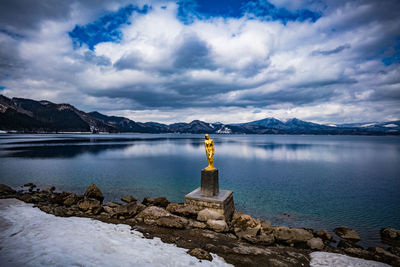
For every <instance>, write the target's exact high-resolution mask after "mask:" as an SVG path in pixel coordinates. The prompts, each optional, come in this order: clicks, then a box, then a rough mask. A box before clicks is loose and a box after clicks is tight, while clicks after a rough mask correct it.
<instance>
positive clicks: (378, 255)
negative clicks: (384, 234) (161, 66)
mask: <svg viewBox="0 0 400 267" xmlns="http://www.w3.org/2000/svg"><path fill="white" fill-rule="evenodd" d="M373 252H374V256H375V260H377V261H383V262H386V263H388V264H390V265H392V266H400V257H398V256H396V255H394V254H392V253H390V252H389V251H386V250H384V249H383V248H379V247H376V248H375V249H374V250H373Z"/></svg>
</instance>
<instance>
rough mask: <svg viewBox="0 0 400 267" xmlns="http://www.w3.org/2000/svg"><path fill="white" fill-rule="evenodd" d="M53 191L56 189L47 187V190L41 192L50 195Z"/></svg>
mask: <svg viewBox="0 0 400 267" xmlns="http://www.w3.org/2000/svg"><path fill="white" fill-rule="evenodd" d="M54 190H56V188H55V187H54V186H52V187H48V188H45V189H43V191H42V192H43V193H45V194H52V193H53V192H54Z"/></svg>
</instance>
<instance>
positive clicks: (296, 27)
mask: <svg viewBox="0 0 400 267" xmlns="http://www.w3.org/2000/svg"><path fill="white" fill-rule="evenodd" d="M271 2H272V3H273V4H275V5H277V6H282V7H286V8H288V9H289V10H297V9H299V8H300V7H309V8H312V9H314V10H325V12H326V13H324V14H323V16H322V17H321V18H320V19H319V20H317V21H316V22H315V23H312V22H310V21H304V22H300V21H294V22H288V23H287V24H286V25H284V24H282V23H281V22H279V21H263V20H257V19H250V18H249V17H247V15H245V16H243V17H241V18H220V17H214V18H209V19H195V21H194V22H193V23H192V24H184V23H183V22H181V21H180V20H179V19H178V18H177V8H178V6H177V4H176V3H168V4H166V5H165V6H166V8H162V7H161V6H162V5H161V4H158V3H157V2H155V3H153V7H152V9H151V10H150V11H149V12H148V13H147V14H138V13H135V12H134V13H133V15H132V16H131V17H130V24H127V25H123V26H121V28H120V30H121V32H122V34H123V38H122V40H121V41H120V42H103V43H99V44H97V45H96V46H95V48H94V51H93V52H90V51H89V49H88V47H87V46H85V45H83V46H82V47H80V48H78V49H74V46H73V43H72V40H71V38H70V37H69V35H68V32H69V31H71V30H72V29H73V28H74V26H75V25H76V24H84V23H89V22H90V21H93V20H94V19H96V16H97V17H98V16H100V14H105V13H106V11H105V10H109V11H110V10H114V11H115V10H118V8H119V7H121V6H122V4H121V3H114V4H112V3H111V2H108V4H104V5H103V6H101V8H98V9H93V8H91V9H87V7H86V6H83V5H80V4H74V5H72V7H71V12H70V15H69V16H67V18H65V17H63V18H62V19H53V18H46V19H45V20H43V21H42V22H41V23H40V24H39V26H38V27H37V28H36V29H29V31H27V32H29V34H27V35H25V36H24V37H23V38H20V39H18V38H12V37H10V36H9V35H7V34H5V33H2V32H0V44H1V45H2V47H3V46H4V47H6V48H7V49H8V50H7V51H10V52H9V53H8V54H6V55H3V54H1V53H0V56H1V57H3V58H5V60H3V61H4V62H11V63H12V64H14V65H15V67H13V68H11V67H10V66H11V65H10V64H8V65H6V64H4V66H5V67H4V66H0V74H1V76H0V85H1V86H5V87H6V89H4V90H3V91H2V93H4V94H5V95H8V96H16V97H26V98H34V99H48V100H51V101H55V102H69V103H71V104H74V105H76V106H77V107H78V108H80V109H83V110H86V111H91V110H93V109H97V110H99V111H103V112H106V113H108V114H115V115H124V116H128V117H130V118H132V119H134V120H136V121H150V120H151V121H159V122H176V121H190V120H193V119H201V120H206V121H210V122H213V121H222V122H225V123H226V122H244V121H249V120H255V119H261V118H263V117H266V116H268V117H278V118H281V119H285V118H290V117H298V118H301V119H309V120H313V121H316V122H352V121H375V120H386V119H389V118H390V119H400V117H399V115H398V114H400V112H399V108H398V104H397V103H398V101H399V99H400V93H399V92H400V79H399V77H400V67H399V64H392V65H390V66H386V65H384V64H383V62H382V61H381V59H382V58H383V57H384V56H385V57H387V56H390V55H391V54H390V53H394V52H395V51H392V50H393V49H392V47H393V45H395V41H394V40H395V38H396V36H400V30H399V29H400V20H399V19H398V18H393V16H392V15H391V13H390V10H389V9H388V8H386V9H383V11H382V12H385V18H384V19H383V18H381V17H382V15H381V14H376V15H374V13H372V12H375V11H376V10H374V7H375V6H374V3H373V2H365V3H362V4H360V3H358V2H352V3H347V4H344V5H339V4H332V3H330V2H328V3H327V7H324V8H322V6H323V5H321V2H320V1H319V2H318V3H317V2H315V1H290V3H289V2H288V1H271ZM123 4H126V3H123ZM144 4H145V2H143V3H141V5H142V6H143V5H144ZM163 5H164V4H163ZM330 5H331V6H330ZM393 5H395V4H393ZM89 10H90V12H89V13H88V14H90V16H89V17H90V19H91V20H89V19H88V18H85V14H87V11H89ZM390 49H392V50H390ZM385 51H391V52H385ZM385 53H386V54H387V53H389V55H386V54H385ZM88 55H89V57H88ZM88 58H90V60H88ZM17 63H18V64H17ZM255 109H256V110H258V111H260V112H253V111H254V110H255Z"/></svg>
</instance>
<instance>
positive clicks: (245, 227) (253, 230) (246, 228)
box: [232, 213, 261, 239]
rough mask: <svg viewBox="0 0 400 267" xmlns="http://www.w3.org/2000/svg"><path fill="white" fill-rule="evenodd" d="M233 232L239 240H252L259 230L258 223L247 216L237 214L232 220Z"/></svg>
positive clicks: (259, 224) (259, 225)
mask: <svg viewBox="0 0 400 267" xmlns="http://www.w3.org/2000/svg"><path fill="white" fill-rule="evenodd" d="M232 227H233V231H234V232H235V234H236V236H237V237H239V238H245V239H250V238H254V237H255V236H256V235H257V234H258V233H259V232H260V230H261V223H260V221H258V220H256V219H254V218H252V217H251V216H250V215H247V214H237V213H236V216H235V218H234V219H233V220H232Z"/></svg>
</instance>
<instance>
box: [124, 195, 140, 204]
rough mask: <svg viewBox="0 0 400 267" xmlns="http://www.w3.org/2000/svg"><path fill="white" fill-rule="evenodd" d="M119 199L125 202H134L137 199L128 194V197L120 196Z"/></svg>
mask: <svg viewBox="0 0 400 267" xmlns="http://www.w3.org/2000/svg"><path fill="white" fill-rule="evenodd" d="M121 200H122V201H123V202H126V203H131V202H136V201H137V199H136V198H134V197H133V196H132V195H130V196H128V197H121Z"/></svg>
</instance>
